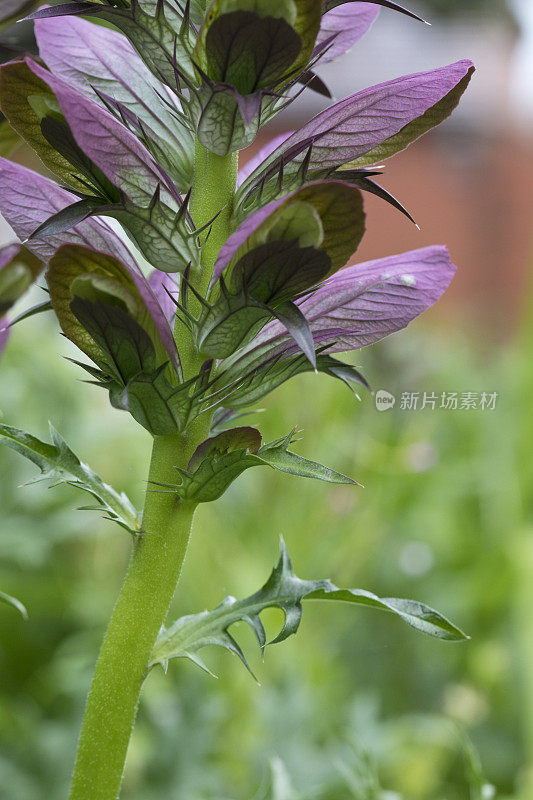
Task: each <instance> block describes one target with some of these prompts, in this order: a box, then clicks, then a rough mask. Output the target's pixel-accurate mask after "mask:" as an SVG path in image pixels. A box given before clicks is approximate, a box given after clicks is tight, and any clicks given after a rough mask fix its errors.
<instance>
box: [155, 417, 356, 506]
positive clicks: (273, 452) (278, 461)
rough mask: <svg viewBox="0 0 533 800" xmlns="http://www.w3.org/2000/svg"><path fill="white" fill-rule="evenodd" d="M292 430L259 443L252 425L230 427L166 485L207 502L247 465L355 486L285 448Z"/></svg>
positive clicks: (186, 496)
mask: <svg viewBox="0 0 533 800" xmlns="http://www.w3.org/2000/svg"><path fill="white" fill-rule="evenodd" d="M293 439H294V431H292V432H291V433H290V434H289V435H288V436H285V437H283V438H281V439H276V441H274V442H270V443H269V444H265V445H263V446H260V445H261V435H260V433H259V431H257V430H256V429H255V428H233V429H232V430H229V431H224V432H223V433H220V434H218V436H214V437H212V438H210V439H207V440H206V441H205V442H203V443H202V444H201V445H200V446H199V448H198V449H197V450H196V452H195V453H194V455H193V456H192V458H191V460H190V462H189V464H188V467H187V469H186V470H184V469H179V468H177V469H178V472H179V474H180V476H181V484H179V485H178V486H171V485H170V484H169V485H167V486H166V488H167V489H168V490H170V491H175V492H176V493H177V494H178V495H179V496H180V497H181V498H182V499H183V500H190V501H192V502H195V503H210V502H212V501H213V500H217V499H218V498H219V497H221V496H222V495H223V494H224V492H225V491H226V490H227V489H228V488H229V486H230V485H231V484H232V483H233V481H234V480H236V479H237V478H238V477H239V475H241V474H242V473H243V472H245V471H246V470H247V469H250V468H251V467H261V466H269V467H273V468H274V469H277V470H279V471H280V472H285V473H287V474H289V475H295V476H298V477H301V478H314V479H316V480H321V481H325V482H326V483H342V484H349V485H351V486H355V485H358V484H357V482H356V481H354V480H352V478H348V477H347V476H346V475H342V474H341V473H340V472H335V470H332V469H330V468H329V467H325V466H323V465H322V464H318V463H316V462H315V461H309V460H308V459H307V458H303V456H300V455H297V454H296V453H293V452H291V451H290V450H289V447H290V445H291V442H292V441H293Z"/></svg>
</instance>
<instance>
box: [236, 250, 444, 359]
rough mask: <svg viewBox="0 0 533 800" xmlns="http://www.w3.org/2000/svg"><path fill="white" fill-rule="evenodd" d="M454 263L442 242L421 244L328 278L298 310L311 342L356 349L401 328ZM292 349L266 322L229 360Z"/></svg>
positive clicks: (428, 301)
mask: <svg viewBox="0 0 533 800" xmlns="http://www.w3.org/2000/svg"><path fill="white" fill-rule="evenodd" d="M455 272H456V267H455V266H454V265H453V264H452V262H451V260H450V255H449V253H448V250H447V249H446V248H445V247H441V246H434V247H424V248H422V249H420V250H412V251H410V252H407V253H403V254H401V255H397V256H390V257H388V258H381V259H377V260H375V261H367V262H364V263H361V264H355V265H354V266H352V267H347V268H346V269H343V270H341V271H340V272H337V273H336V274H335V275H333V276H332V277H330V278H328V279H327V280H326V281H325V282H324V283H323V284H322V286H320V288H319V289H317V291H316V292H315V293H314V294H313V295H312V296H311V297H309V298H307V299H305V300H303V301H300V303H299V307H300V310H301V311H302V312H303V314H305V316H306V318H307V319H308V321H309V324H310V327H311V330H312V332H313V337H314V340H315V345H321V346H322V347H324V346H325V347H327V352H330V353H334V352H347V351H350V350H358V349H359V348H361V347H366V346H367V345H369V344H373V343H374V342H377V341H379V340H380V339H383V338H384V337H385V336H388V335H389V334H391V333H395V332H396V331H399V330H402V328H405V327H406V326H407V325H408V324H409V323H410V322H412V321H413V320H414V319H416V317H418V316H419V315H420V314H422V313H423V312H424V311H426V310H427V309H428V308H430V307H431V306H432V305H433V304H434V303H436V302H437V300H438V299H439V298H440V297H441V295H442V294H443V293H444V292H445V290H446V289H447V288H448V286H449V285H450V283H451V281H452V279H453V276H454V275H455ZM294 352H295V348H294V345H293V343H292V341H291V340H290V339H289V338H288V337H287V335H286V331H285V330H284V328H283V326H282V325H280V324H279V323H278V322H271V323H269V324H268V325H266V326H265V327H264V328H263V330H262V331H261V332H260V333H259V334H258V335H257V336H256V337H255V338H254V339H253V340H252V341H251V342H250V344H249V345H248V346H247V347H246V348H243V350H242V351H241V352H240V354H239V355H238V356H237V358H235V359H234V360H233V363H232V367H231V369H232V372H233V371H235V368H236V366H237V363H238V361H239V360H243V361H244V360H246V362H247V363H251V362H253V363H255V364H257V366H260V365H261V362H262V361H263V362H267V361H268V360H270V359H271V358H273V357H275V356H282V357H283V356H289V355H292V354H293V353H294Z"/></svg>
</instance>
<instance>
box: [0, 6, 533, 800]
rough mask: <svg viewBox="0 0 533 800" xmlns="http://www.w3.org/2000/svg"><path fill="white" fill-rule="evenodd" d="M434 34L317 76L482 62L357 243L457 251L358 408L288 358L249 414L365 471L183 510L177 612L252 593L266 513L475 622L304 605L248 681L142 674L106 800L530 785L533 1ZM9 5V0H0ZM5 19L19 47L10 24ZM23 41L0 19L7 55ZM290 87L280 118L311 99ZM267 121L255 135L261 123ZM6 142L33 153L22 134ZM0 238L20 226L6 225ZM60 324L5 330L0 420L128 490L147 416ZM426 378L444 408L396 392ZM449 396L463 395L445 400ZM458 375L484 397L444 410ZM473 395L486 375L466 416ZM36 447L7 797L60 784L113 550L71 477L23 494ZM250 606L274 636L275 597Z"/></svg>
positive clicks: (402, 794) (237, 488) (308, 566)
mask: <svg viewBox="0 0 533 800" xmlns="http://www.w3.org/2000/svg"><path fill="white" fill-rule="evenodd" d="M410 6H411V7H412V8H413V9H415V10H419V11H420V12H421V13H422V14H423V15H424V16H425V17H426V18H429V19H431V21H432V22H433V27H432V28H426V27H425V26H422V25H420V24H417V23H415V22H413V21H412V20H408V19H405V18H403V17H401V16H400V15H398V14H394V13H392V12H389V11H387V10H383V11H382V13H381V15H380V17H379V19H378V21H377V22H376V23H375V25H374V27H373V29H372V31H371V32H370V33H369V34H368V35H367V37H366V38H365V39H364V40H363V41H362V42H361V43H360V44H359V45H358V46H357V47H356V48H355V49H354V51H353V53H352V54H351V55H349V56H348V57H346V58H345V59H343V60H342V61H340V62H339V63H337V64H333V65H330V66H328V67H327V69H324V70H323V72H322V75H323V77H324V78H325V80H326V81H327V82H328V84H329V85H330V87H331V88H332V90H333V92H334V94H335V95H336V96H337V97H339V98H340V97H342V96H344V95H346V94H349V93H351V92H353V91H355V90H357V89H359V88H363V87H365V86H367V85H370V84H372V83H377V82H379V81H381V80H387V79H389V78H393V77H396V76H397V75H401V74H405V73H408V72H414V71H419V70H423V69H427V68H431V67H436V66H440V65H442V64H445V63H449V62H450V61H453V60H455V59H458V58H464V57H468V58H472V59H473V60H474V61H475V62H476V65H477V67H478V72H477V74H476V76H475V77H474V81H473V84H472V87H471V90H469V92H468V93H467V95H466V96H465V98H464V100H463V104H462V107H461V109H460V110H459V112H458V113H457V114H456V115H455V117H454V118H453V119H452V120H450V121H448V122H447V123H446V124H445V125H443V126H441V128H439V129H438V130H437V131H435V132H433V133H432V134H430V135H429V136H427V137H426V138H425V139H424V140H422V141H420V142H418V143H417V144H416V145H414V146H412V147H411V148H410V149H409V150H408V151H406V152H404V153H402V154H400V155H399V156H397V157H396V158H394V159H392V160H391V161H390V162H388V164H387V168H386V174H385V176H384V179H383V180H382V183H383V184H384V185H385V186H386V187H387V188H388V189H389V190H391V191H392V192H393V193H394V194H396V195H397V196H398V197H399V199H400V200H401V201H402V202H403V203H404V204H405V205H406V206H407V207H408V209H409V210H410V211H411V213H412V214H413V215H414V216H415V218H416V219H417V222H418V224H419V225H420V227H421V232H419V231H417V230H416V228H414V227H413V226H411V225H410V223H409V222H408V221H407V220H405V219H404V218H403V217H402V216H400V215H399V214H397V213H396V212H395V211H394V210H393V209H391V208H390V207H389V206H386V205H384V204H382V203H380V201H378V200H374V198H367V200H366V206H367V211H368V234H367V237H366V240H365V242H364V243H363V246H362V247H361V249H360V251H359V253H358V255H357V259H358V260H362V259H366V258H374V257H381V256H384V255H388V254H392V253H396V252H401V251H403V250H407V249H411V248H415V247H421V246H423V245H426V244H434V243H446V244H448V245H449V246H450V249H451V252H452V256H453V259H454V261H455V263H457V264H458V266H459V272H458V276H457V278H456V280H455V282H454V284H453V287H452V289H451V290H450V292H448V293H447V295H446V297H445V298H444V300H443V301H442V302H441V303H439V305H438V307H437V308H436V309H434V310H432V311H431V312H429V313H428V314H426V315H425V317H424V318H423V319H422V320H419V321H418V322H416V323H415V324H413V325H412V326H411V328H410V329H409V330H408V331H406V332H404V333H401V334H399V335H398V336H396V337H394V338H393V339H391V340H390V341H386V342H383V343H381V344H378V345H376V346H374V347H372V348H370V349H367V350H365V351H363V352H361V353H359V354H357V357H356V358H355V360H354V363H357V364H358V365H360V366H361V367H362V368H363V371H364V373H365V374H366V376H367V378H368V379H369V380H370V382H371V384H372V386H373V387H374V389H376V390H378V389H384V390H386V391H388V392H390V393H391V394H393V395H394V396H395V397H396V399H397V402H396V405H395V406H394V408H393V409H391V410H388V411H386V412H378V411H377V410H376V406H375V402H374V398H373V397H372V396H370V395H365V396H363V397H362V402H360V403H359V402H357V401H356V400H355V399H354V398H353V397H352V396H351V395H350V394H349V393H348V392H345V391H343V390H342V389H341V388H339V386H338V385H337V384H336V382H328V381H327V380H326V379H325V378H321V379H318V378H315V376H309V375H308V376H302V377H299V378H298V379H295V380H294V381H293V382H291V383H290V384H289V385H287V386H285V387H283V388H281V389H280V390H278V391H277V392H276V393H275V394H274V395H272V396H271V397H270V398H268V400H267V402H266V403H265V406H266V410H265V411H264V413H262V414H261V416H258V415H253V416H252V417H250V422H251V424H253V423H254V422H258V423H260V424H261V427H262V429H263V430H264V434H265V436H266V437H267V439H268V438H276V437H278V436H281V435H283V434H285V433H286V432H287V431H288V430H290V429H291V427H292V426H294V425H298V426H299V427H300V428H302V429H303V432H304V438H303V440H302V442H301V443H300V444H299V446H298V447H299V452H301V453H302V454H303V455H306V456H308V457H310V458H314V459H316V460H322V461H324V462H325V463H328V464H330V465H331V466H333V467H335V468H336V469H339V470H341V471H343V472H345V473H348V474H350V475H353V476H354V477H355V478H357V479H358V480H359V481H360V482H361V483H363V484H364V485H365V487H366V488H364V489H356V490H353V489H351V488H349V487H333V488H327V487H325V486H324V485H322V484H315V483H313V482H311V481H309V482H305V481H297V480H296V479H291V478H288V477H286V476H283V475H280V474H276V473H274V472H267V471H263V470H259V471H257V474H256V472H255V471H254V470H252V471H250V473H247V474H245V475H244V476H243V477H242V478H241V479H240V480H239V481H238V482H237V483H236V484H234V486H233V487H232V488H231V490H230V491H229V492H228V493H227V494H226V495H225V497H224V498H222V499H221V500H220V501H218V502H217V503H216V504H213V505H211V506H209V507H202V508H200V510H199V512H198V515H197V519H196V527H195V532H194V537H193V541H192V545H191V550H190V553H189V556H188V559H187V563H186V569H185V572H184V576H183V582H182V584H181V588H180V591H179V593H178V596H177V598H176V600H175V603H174V609H173V612H174V616H175V615H181V614H184V613H190V612H195V611H199V610H202V609H203V608H211V607H213V606H214V605H216V604H218V603H219V602H220V601H221V600H222V598H223V597H224V596H225V595H226V594H233V595H236V596H238V597H240V596H245V595H247V594H250V593H251V592H253V591H255V590H256V589H257V588H258V587H259V586H260V585H261V584H262V582H263V581H264V580H265V579H266V577H267V576H268V573H269V571H270V569H271V567H272V566H273V564H274V562H275V560H276V557H277V548H278V536H279V534H280V533H283V535H284V536H285V539H286V541H287V544H288V548H289V552H290V553H291V555H292V558H293V562H294V566H295V570H296V572H297V573H298V574H299V575H300V576H301V577H304V578H321V577H330V578H332V580H334V582H335V583H337V584H338V585H342V586H353V587H355V586H357V587H360V588H365V589H369V590H371V591H374V592H376V593H378V594H381V595H385V596H405V597H413V598H416V599H419V600H422V601H424V602H426V603H428V604H430V605H432V606H435V607H437V608H439V610H441V611H443V612H444V613H446V614H447V615H448V616H450V617H451V618H452V619H453V620H454V621H455V622H456V623H457V624H459V625H460V626H461V627H462V628H463V629H465V630H466V631H467V632H468V633H469V634H470V635H471V637H472V639H471V641H470V642H468V643H466V644H463V645H450V644H446V643H443V642H439V641H433V640H431V639H426V638H424V637H423V636H422V635H421V634H417V633H416V632H414V631H411V630H410V629H409V628H406V627H405V626H403V625H402V624H401V623H400V622H398V621H397V620H396V619H394V618H392V617H390V618H389V617H388V616H386V615H380V614H379V613H378V612H374V611H372V610H369V609H368V610H365V609H359V610H358V609H354V608H350V607H346V608H344V607H339V608H338V609H332V608H331V607H329V604H325V605H324V607H322V606H321V605H320V604H318V605H316V606H315V605H314V604H313V605H312V607H308V608H307V609H304V618H303V623H302V627H301V630H300V632H299V634H298V637H297V639H291V640H289V641H288V642H286V643H284V644H282V645H279V646H276V647H272V648H270V649H269V650H267V653H266V658H265V663H264V664H263V663H261V661H260V659H259V657H258V654H257V653H256V650H255V648H254V643H253V641H252V637H251V635H250V632H249V631H247V630H241V629H240V628H239V629H237V636H238V638H239V640H240V641H241V643H242V644H243V646H244V647H245V648H246V649H247V651H248V652H249V653H250V658H251V663H252V667H253V669H254V670H255V672H256V674H257V675H258V677H259V680H260V681H261V684H262V685H261V686H260V687H258V686H256V685H255V683H254V682H253V681H252V680H251V679H250V677H249V675H248V674H247V673H246V672H245V671H244V669H243V668H242V666H241V664H240V663H239V662H238V661H237V660H236V659H232V658H231V656H229V655H228V654H220V653H218V652H214V651H213V652H210V651H205V653H204V655H205V658H206V660H207V661H208V663H209V666H210V667H211V668H212V669H213V670H214V671H215V672H216V673H217V674H218V675H219V676H220V678H219V680H218V681H215V680H213V679H211V678H209V677H208V676H207V675H205V674H203V673H201V672H200V671H199V670H198V669H197V668H195V667H194V666H193V665H192V664H189V663H185V662H183V663H182V662H177V663H174V664H171V665H170V669H169V673H168V675H167V676H164V675H163V674H162V672H159V671H155V672H154V673H153V674H151V676H150V678H149V680H148V681H147V684H146V687H145V694H144V700H143V703H142V707H141V710H140V717H139V724H138V727H137V729H136V731H135V735H134V738H133V742H132V746H131V752H130V756H129V762H128V771H127V777H126V783H125V787H124V794H123V797H124V800H133V799H134V798H143V800H156V799H157V800H161V798H167V799H168V800H178V798H179V800H182V798H186V800H251V798H256V800H267V799H268V800H354V798H355V800H400V799H401V800H467V798H469V799H470V800H488V798H490V797H494V796H495V797H498V798H507V800H511V799H512V800H531V798H532V797H533V615H532V610H531V609H532V606H533V543H532V539H531V533H532V530H531V528H532V519H531V513H532V495H533V488H532V486H533V484H532V478H533V459H532V456H531V443H532V433H533V417H532V414H531V404H532V398H533V368H532V363H533V337H532V333H533V316H532V313H533V292H532V289H533V285H532V283H531V280H530V272H531V266H532V258H533V227H532V225H531V186H532V184H533V134H532V130H533V4H532V3H531V0H512V2H511V0H510V2H509V3H508V4H505V3H503V2H498V1H497V0H494V2H491V0H477V2H476V1H475V0H470V1H469V2H468V3H465V2H464V1H463V0H456V1H453V0H432V2H430V0H426V2H422V1H421V0H420V2H418V3H415V2H414V0H413V2H412V3H411V4H410ZM0 10H1V3H0ZM15 35H16V37H17V39H15V38H14V37H15ZM21 36H24V37H26V36H27V37H28V39H27V41H26V43H25V45H24V46H31V40H30V33H29V32H28V31H26V30H24V28H23V26H18V28H17V29H16V31H15V30H14V29H8V30H7V31H4V32H3V34H2V37H3V38H2V41H3V47H4V51H6V50H7V48H8V47H12V46H13V44H15V45H16V44H17V41H18V42H19V43H20V37H21ZM320 108H321V101H320V100H317V99H315V98H313V97H309V96H308V97H307V98H305V99H302V101H301V102H299V103H298V105H295V106H293V107H292V108H291V110H290V113H289V114H288V115H287V116H285V118H283V119H280V120H278V121H277V130H278V131H279V130H281V129H286V130H290V129H292V128H293V127H294V126H297V125H300V124H302V122H304V121H305V119H307V118H308V117H309V116H310V115H311V114H313V113H316V111H318V110H320ZM270 132H273V131H272V130H271V131H270ZM14 157H15V158H17V159H20V160H22V161H24V163H28V164H29V163H33V164H35V162H32V160H31V156H30V154H29V153H28V152H27V151H25V150H23V149H19V150H18V151H17V152H16V153H15V155H14ZM0 236H1V237H2V239H4V240H5V239H8V238H10V236H12V234H10V232H9V230H8V228H7V226H4V227H3V228H2V229H1V233H0ZM69 354H70V350H69V347H68V343H66V342H64V341H63V340H62V339H61V338H60V337H59V336H58V335H57V331H56V326H55V325H54V323H53V321H52V319H49V318H44V317H37V318H34V319H31V320H29V321H27V322H26V323H25V324H24V325H22V326H20V327H19V328H18V329H16V330H15V333H14V335H13V337H12V340H11V342H10V344H9V347H8V349H7V351H6V353H5V356H4V358H3V360H2V365H1V367H2V368H1V371H0V418H1V419H2V420H3V421H5V422H6V423H9V424H12V425H16V426H19V427H23V428H25V429H28V430H30V431H31V432H32V433H34V434H36V435H40V436H41V437H42V438H45V437H46V435H47V420H48V419H51V420H52V422H53V424H54V426H55V427H57V428H58V429H59V430H60V431H61V433H62V434H63V436H64V437H65V438H66V439H67V441H68V442H69V443H70V444H71V446H72V447H73V449H74V450H75V451H76V452H77V453H78V454H79V455H80V456H81V457H82V458H83V459H84V460H86V461H87V462H88V463H90V464H91V466H92V467H93V469H95V470H97V471H98V472H99V473H100V474H101V475H103V476H104V477H105V479H106V480H108V481H110V482H111V483H113V484H114V485H115V486H116V487H117V488H121V489H125V490H126V491H128V492H129V493H130V496H132V497H133V498H134V499H135V501H136V502H137V503H138V504H139V505H140V504H141V503H142V495H143V487H144V483H143V481H144V479H145V471H146V463H147V458H148V453H149V449H150V441H149V437H148V435H147V434H145V433H144V432H143V431H142V430H140V429H139V428H137V427H136V426H135V425H134V423H133V422H132V421H131V420H130V419H129V418H128V417H127V416H126V415H123V414H120V413H119V412H115V411H112V410H111V409H110V408H109V406H108V404H107V401H106V398H105V397H104V394H103V393H102V392H99V391H98V390H97V389H94V388H92V387H87V386H85V385H84V384H83V383H82V382H81V381H80V380H79V379H80V373H79V371H78V370H77V369H76V368H75V367H74V366H72V365H71V364H69V363H68V362H66V361H65V360H64V359H63V358H61V357H60V356H64V355H69ZM424 392H426V393H428V394H429V393H431V394H433V393H435V395H436V396H437V398H438V401H437V403H436V407H435V409H432V408H431V406H428V407H426V408H424V409H421V408H420V405H421V403H419V406H418V409H417V410H407V409H404V408H403V407H402V406H403V405H405V403H402V400H401V398H402V396H404V395H405V394H408V395H409V396H410V395H412V394H413V393H420V397H422V396H423V394H424ZM454 392H457V393H458V395H459V401H460V402H459V408H457V410H454V409H453V408H448V409H445V408H440V398H441V395H442V393H444V394H445V395H446V396H448V395H449V394H450V393H454ZM466 393H473V394H474V395H475V396H476V397H477V407H476V408H470V409H466V408H462V409H461V408H460V405H461V396H462V395H464V394H466ZM483 393H486V394H494V393H495V394H497V398H495V399H496V402H495V407H494V408H492V407H489V408H485V409H483V408H482V407H481V402H480V398H481V395H482V394H483ZM33 475H34V470H32V468H31V465H28V464H27V463H25V462H23V461H22V460H21V459H20V458H19V457H18V456H16V455H15V454H14V453H12V452H11V451H5V450H3V451H0V508H1V512H2V513H1V517H2V519H1V523H0V587H1V588H2V589H3V590H5V591H7V592H9V593H10V594H13V595H15V596H17V597H19V598H20V599H21V600H23V602H24V603H25V604H26V606H27V608H28V610H29V614H30V618H29V621H27V622H23V621H21V619H20V618H19V617H18V616H17V615H16V613H15V612H13V611H12V610H11V609H9V608H7V607H3V606H0V798H2V800H3V798H6V800H35V798H40V797H43V798H47V800H61V799H62V798H64V797H65V796H66V792H67V784H68V779H69V773H70V769H71V764H72V761H73V757H74V751H75V745H76V737H77V732H78V727H79V723H80V719H81V715H82V712H83V703H84V698H85V695H86V692H87V689H88V686H89V681H90V677H91V671H92V667H93V664H94V660H95V657H96V654H97V651H98V646H99V643H100V640H101V637H102V634H103V630H104V626H105V624H106V621H107V619H108V616H109V613H110V610H111V608H112V605H113V602H114V599H115V597H116V594H117V591H118V588H119V586H120V581H121V577H122V575H123V572H124V569H125V565H126V563H127V559H128V554H129V549H130V543H129V540H128V537H127V535H126V534H123V533H120V532H119V529H118V528H116V529H115V528H114V527H113V526H112V525H111V524H110V523H108V522H106V521H104V520H100V519H99V518H98V516H97V515H95V514H89V513H80V512H77V511H76V510H75V508H76V505H77V504H79V502H80V500H79V497H78V496H77V495H76V493H75V492H74V490H70V489H68V488H65V487H61V488H56V489H53V490H48V489H46V488H44V487H43V486H41V485H37V486H31V487H28V488H23V489H19V488H17V487H18V486H19V484H22V483H24V482H25V481H27V480H28V479H29V478H31V477H32V476H33ZM265 616H266V622H267V626H268V629H269V631H270V632H272V633H273V632H275V631H276V627H277V626H279V623H280V615H278V614H276V613H274V612H272V614H270V615H265Z"/></svg>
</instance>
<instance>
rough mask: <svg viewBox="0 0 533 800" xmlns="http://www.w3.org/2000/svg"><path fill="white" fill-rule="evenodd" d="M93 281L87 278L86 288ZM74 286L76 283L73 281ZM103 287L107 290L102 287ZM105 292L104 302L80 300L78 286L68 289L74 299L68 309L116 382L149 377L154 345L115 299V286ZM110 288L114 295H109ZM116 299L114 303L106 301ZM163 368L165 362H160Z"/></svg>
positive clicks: (153, 362) (93, 279)
mask: <svg viewBox="0 0 533 800" xmlns="http://www.w3.org/2000/svg"><path fill="white" fill-rule="evenodd" d="M96 280H97V279H95V278H93V277H91V278H88V279H87V282H89V281H90V283H89V285H90V287H91V288H92V289H93V290H96V289H98V288H100V287H98V286H96V285H95V281H96ZM73 283H74V284H76V282H75V281H74V282H73ZM106 288H107V287H106ZM109 289H110V291H109V293H107V294H103V293H102V296H103V297H106V300H99V299H98V298H97V296H96V297H95V298H94V299H92V298H87V297H80V296H79V295H78V294H77V292H78V291H79V290H80V287H79V286H76V285H74V288H73V289H72V291H73V292H75V293H74V297H73V300H72V302H71V303H70V310H71V312H72V314H73V315H74V316H75V318H76V320H77V321H78V322H79V323H80V325H81V326H82V327H83V329H84V330H85V331H86V332H87V333H88V334H89V336H90V337H91V339H92V341H93V342H94V343H95V344H96V346H97V347H98V348H99V350H100V354H99V356H98V361H97V363H99V364H100V365H101V366H103V368H105V369H106V370H107V371H108V372H109V373H110V374H111V375H112V376H113V377H114V378H115V380H116V381H117V382H120V383H122V384H127V383H128V382H129V381H130V380H132V379H133V378H135V377H136V376H137V375H139V374H140V373H147V374H152V373H153V372H154V371H155V369H156V351H155V347H154V344H153V342H152V340H151V338H150V337H149V335H148V334H147V332H146V331H145V330H144V328H142V327H141V325H139V324H138V322H136V321H135V319H134V318H133V317H132V316H131V313H130V312H129V310H128V309H125V308H122V307H121V306H120V305H119V304H118V303H120V299H119V297H118V296H117V295H118V290H119V287H118V286H116V285H114V286H109ZM111 289H114V290H115V291H116V292H117V294H111ZM111 299H112V300H116V302H117V304H116V305H115V303H113V302H110V300H111ZM164 365H165V366H166V362H164Z"/></svg>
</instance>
